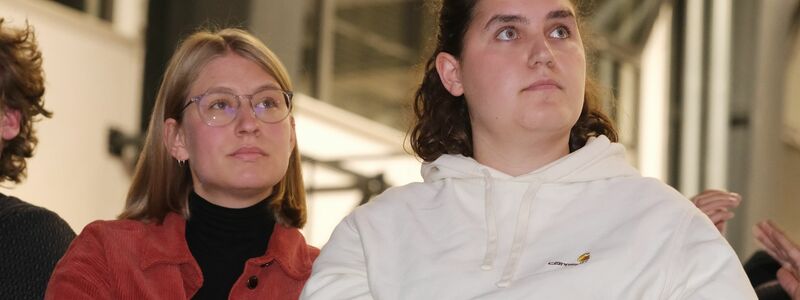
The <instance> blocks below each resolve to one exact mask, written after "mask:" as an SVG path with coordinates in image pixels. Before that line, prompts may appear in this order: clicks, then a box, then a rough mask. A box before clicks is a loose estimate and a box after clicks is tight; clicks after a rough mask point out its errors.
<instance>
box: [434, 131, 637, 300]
mask: <svg viewBox="0 0 800 300" xmlns="http://www.w3.org/2000/svg"><path fill="white" fill-rule="evenodd" d="M638 174H639V173H638V172H637V171H636V169H634V168H633V167H631V166H630V165H629V164H628V163H627V161H626V160H625V149H624V148H623V147H622V145H620V144H617V143H611V141H609V139H608V138H607V137H606V136H602V135H601V136H599V137H596V138H595V137H593V138H590V139H589V141H587V143H586V145H585V146H583V148H581V149H578V150H577V151H575V152H572V153H570V154H568V155H566V156H564V157H562V158H560V159H558V160H556V161H554V162H552V163H550V164H547V165H546V166H544V167H541V168H539V169H537V170H534V171H532V172H530V173H527V174H524V175H520V176H511V175H508V174H505V173H503V172H500V171H498V170H495V169H493V168H491V167H488V166H484V165H482V164H480V163H479V162H477V161H475V160H474V159H472V158H470V157H465V156H462V155H442V156H441V157H439V158H438V159H436V160H435V161H433V162H430V163H425V164H423V165H422V178H423V179H424V180H425V182H428V183H430V182H435V181H442V180H443V181H445V185H452V184H453V179H480V180H483V182H484V187H485V190H484V197H483V199H484V206H485V207H484V213H485V215H484V217H485V220H486V252H485V255H484V259H483V263H482V264H481V266H480V267H481V269H482V270H484V271H489V270H492V269H494V267H495V266H494V264H495V258H496V256H497V252H498V250H497V249H498V246H497V240H498V233H497V220H496V212H495V205H494V201H495V200H494V199H492V197H491V195H492V189H493V188H494V186H495V181H498V180H499V181H516V182H524V183H528V187H527V189H526V190H525V193H524V194H523V196H522V201H521V202H520V207H519V210H518V213H517V220H516V226H515V229H514V236H513V240H512V244H511V248H510V249H511V251H510V253H509V257H508V260H507V263H506V265H505V267H504V268H503V271H502V275H501V277H500V279H499V280H498V281H497V283H496V285H497V286H498V287H501V288H504V287H508V286H510V285H511V282H512V280H513V277H514V274H515V273H516V269H517V267H518V265H519V259H520V257H521V256H522V254H523V253H524V251H525V249H524V247H525V244H526V241H525V240H526V237H527V234H528V223H529V221H530V213H531V206H532V203H533V200H534V199H535V198H536V196H537V194H538V192H539V188H540V187H541V186H542V185H543V184H547V183H577V182H587V181H594V180H602V179H607V178H612V177H622V176H637V175H638Z"/></svg>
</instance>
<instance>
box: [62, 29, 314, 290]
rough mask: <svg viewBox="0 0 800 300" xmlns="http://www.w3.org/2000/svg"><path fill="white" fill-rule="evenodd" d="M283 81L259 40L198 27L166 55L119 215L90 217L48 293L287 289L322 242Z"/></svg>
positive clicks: (300, 279) (304, 273)
mask: <svg viewBox="0 0 800 300" xmlns="http://www.w3.org/2000/svg"><path fill="white" fill-rule="evenodd" d="M291 90H292V85H291V83H290V81H289V78H288V76H287V73H286V70H285V69H284V67H283V65H282V64H281V63H280V61H278V59H277V57H276V56H275V55H274V54H273V53H272V52H271V51H270V50H269V49H268V48H267V47H266V46H265V45H264V44H262V43H261V42H260V41H258V40H257V39H256V38H254V37H253V36H252V35H250V34H249V33H247V32H245V31H243V30H238V29H224V30H221V31H218V32H208V31H202V32H197V33H195V34H193V35H191V36H190V37H188V38H187V39H186V40H185V41H184V42H183V43H182V44H181V46H180V47H179V48H178V50H177V51H176V53H175V54H174V55H173V57H172V59H171V61H170V63H169V66H168V67H167V70H166V73H165V75H164V80H163V82H162V83H161V88H160V90H159V92H158V96H157V99H156V104H155V108H154V111H153V115H152V118H151V121H150V127H149V130H148V133H147V138H146V142H145V146H144V150H143V152H142V154H141V157H140V159H139V162H138V165H137V168H136V172H135V174H134V178H133V183H132V186H131V188H130V191H129V192H128V199H127V204H126V208H125V211H124V212H123V213H122V214H121V215H120V217H119V218H120V220H116V221H98V222H94V223H92V224H89V225H88V226H86V228H84V230H83V232H82V233H81V234H80V235H79V236H78V237H77V238H76V239H75V241H74V242H73V243H72V245H71V246H70V249H69V250H68V252H67V254H66V255H65V256H64V258H63V259H62V260H61V261H60V262H59V263H58V265H57V266H56V270H55V271H54V273H53V276H52V278H51V281H50V283H49V286H48V291H47V296H46V298H48V299H87V298H97V299H156V298H157V299H188V298H193V299H225V298H231V299H243V298H261V299H296V298H297V297H298V296H299V294H300V290H301V288H302V287H303V284H304V283H305V281H306V279H307V278H308V276H309V274H310V271H311V264H312V262H313V260H314V259H315V258H316V256H317V254H318V253H319V251H318V250H317V249H315V248H313V247H310V246H307V245H306V242H305V240H304V239H303V236H302V235H301V234H300V232H299V230H298V228H300V227H302V226H303V224H304V223H305V220H306V205H305V194H304V191H303V181H302V175H301V171H300V156H299V152H298V149H297V145H296V139H295V130H294V119H293V117H292V116H291V107H292V105H291V98H292V92H291Z"/></svg>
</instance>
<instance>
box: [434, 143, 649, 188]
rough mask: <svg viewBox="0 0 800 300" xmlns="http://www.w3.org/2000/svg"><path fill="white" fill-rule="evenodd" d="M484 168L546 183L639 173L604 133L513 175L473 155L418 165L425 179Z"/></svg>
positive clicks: (470, 174)
mask: <svg viewBox="0 0 800 300" xmlns="http://www.w3.org/2000/svg"><path fill="white" fill-rule="evenodd" d="M487 172H488V173H489V174H490V175H491V176H492V177H493V178H494V179H496V180H511V181H534V180H539V181H544V182H547V183H569V182H585V181H593V180H601V179H607V178H612V177H620V176H636V175H639V172H638V171H637V170H636V169H634V168H633V167H631V166H630V164H628V162H627V161H626V160H625V148H624V147H623V146H622V145H620V144H618V143H612V142H611V141H609V140H608V138H607V137H606V136H605V135H601V136H599V137H591V138H589V141H587V142H586V145H585V146H583V148H580V149H578V150H576V151H574V152H572V153H570V154H568V155H566V156H564V157H562V158H560V159H558V160H556V161H553V162H551V163H549V164H547V165H545V166H544V167H541V168H539V169H537V170H534V171H532V172H530V173H527V174H524V175H520V176H516V177H515V176H511V175H508V174H505V173H503V172H501V171H498V170H495V169H493V168H491V167H489V166H485V165H482V164H481V163H479V162H477V161H476V160H475V159H473V158H471V157H466V156H463V155H450V154H445V155H442V156H440V157H439V158H438V159H436V160H435V161H433V162H427V163H423V165H422V178H423V179H424V180H425V182H434V181H437V180H443V179H447V178H450V179H469V178H484V177H485V176H486V173H487Z"/></svg>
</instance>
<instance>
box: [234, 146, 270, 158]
mask: <svg viewBox="0 0 800 300" xmlns="http://www.w3.org/2000/svg"><path fill="white" fill-rule="evenodd" d="M266 155H267V154H266V153H265V152H264V151H263V150H261V149H259V148H258V147H241V148H239V149H237V150H236V151H234V152H233V153H231V154H229V156H232V157H235V158H238V159H242V160H254V159H258V158H260V157H263V156H266Z"/></svg>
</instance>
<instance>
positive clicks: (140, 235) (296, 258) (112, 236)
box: [45, 213, 319, 299]
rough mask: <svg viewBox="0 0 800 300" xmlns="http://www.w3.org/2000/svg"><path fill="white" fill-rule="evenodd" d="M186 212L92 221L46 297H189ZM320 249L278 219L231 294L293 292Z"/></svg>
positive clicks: (196, 281)
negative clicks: (159, 219)
mask: <svg viewBox="0 0 800 300" xmlns="http://www.w3.org/2000/svg"><path fill="white" fill-rule="evenodd" d="M185 230H186V220H185V219H184V218H183V217H182V216H180V215H178V214H175V213H170V214H169V215H167V216H166V218H165V219H164V223H163V224H161V225H157V224H154V223H143V222H139V221H133V220H118V221H97V222H93V223H91V224H89V225H87V226H86V228H84V229H83V232H82V233H81V234H80V235H79V236H78V237H77V238H75V240H74V241H73V242H72V244H71V245H70V247H69V250H67V253H66V254H65V255H64V257H63V258H62V259H61V260H60V261H59V262H58V264H57V265H56V269H55V271H53V275H52V277H50V283H49V284H48V286H47V294H46V295H45V299H189V298H191V297H192V296H193V295H194V293H195V292H197V290H198V289H199V288H200V286H202V284H203V275H202V273H201V272H200V267H199V266H198V265H197V262H196V261H195V260H194V257H192V254H191V252H189V246H188V245H187V244H186V238H185ZM318 254H319V250H318V249H316V248H314V247H311V246H308V245H306V241H305V239H304V238H303V236H302V234H301V233H300V231H299V230H297V229H296V228H290V227H285V226H283V225H280V224H276V225H275V229H274V230H273V232H272V237H270V240H269V245H268V248H267V252H266V253H265V254H264V256H261V257H256V258H252V259H249V260H248V261H247V262H246V264H245V267H244V272H243V273H242V275H241V276H239V279H238V280H237V281H236V283H235V284H234V285H233V288H232V289H231V292H230V296H229V298H230V299H297V298H298V297H299V296H300V291H301V290H302V289H303V284H305V282H306V280H307V279H308V277H309V275H310V274H311V264H312V263H313V262H314V259H315V258H316V257H317V255H318Z"/></svg>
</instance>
